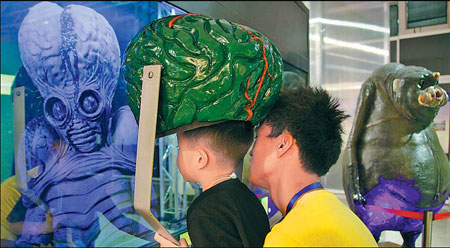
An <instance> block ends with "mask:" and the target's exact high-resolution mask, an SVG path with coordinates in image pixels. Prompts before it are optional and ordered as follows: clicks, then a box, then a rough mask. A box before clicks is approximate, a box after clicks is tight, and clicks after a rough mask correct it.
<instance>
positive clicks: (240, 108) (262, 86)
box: [124, 14, 283, 137]
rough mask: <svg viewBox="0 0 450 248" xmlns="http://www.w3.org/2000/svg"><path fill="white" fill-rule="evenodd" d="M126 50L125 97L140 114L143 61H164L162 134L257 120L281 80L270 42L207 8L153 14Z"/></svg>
mask: <svg viewBox="0 0 450 248" xmlns="http://www.w3.org/2000/svg"><path fill="white" fill-rule="evenodd" d="M124 56H125V60H124V75H125V79H126V81H127V82H128V84H127V97H128V102H129V104H130V107H131V110H132V111H133V113H134V116H135V118H136V120H137V121H139V108H140V97H141V89H142V85H141V84H142V81H141V79H142V74H143V67H144V66H145V65H153V64H161V65H162V75H161V88H160V95H159V99H160V100H159V107H158V124H157V129H156V132H157V136H158V137H159V136H164V135H168V134H171V133H175V132H177V131H181V130H183V131H184V130H188V129H192V128H195V127H198V126H203V125H207V124H209V123H211V122H213V123H216V122H218V121H225V120H244V121H251V122H252V123H253V124H257V123H259V122H261V121H262V120H263V119H264V117H265V116H266V115H267V113H268V111H269V110H270V108H271V107H272V105H273V104H274V103H275V101H276V100H277V98H278V94H279V92H280V88H281V79H282V73H283V62H282V58H281V55H280V52H279V51H278V49H277V48H276V47H275V46H274V45H273V44H272V42H270V41H269V40H268V39H267V38H266V37H265V36H263V35H262V34H260V33H259V32H257V31H255V30H253V29H251V28H248V27H246V26H243V25H239V24H236V23H233V22H229V21H226V20H223V19H217V20H216V19H213V18H211V17H208V16H204V15H199V14H187V15H178V16H168V17H164V18H160V19H157V20H155V21H153V22H151V23H150V24H148V25H147V26H145V27H144V28H143V29H142V30H141V31H140V32H139V33H138V34H137V35H136V36H135V37H134V38H133V40H132V41H131V42H130V44H129V45H128V47H127V49H126V50H125V55H124ZM193 123H194V124H193Z"/></svg>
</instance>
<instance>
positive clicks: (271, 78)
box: [267, 72, 273, 82]
mask: <svg viewBox="0 0 450 248" xmlns="http://www.w3.org/2000/svg"><path fill="white" fill-rule="evenodd" d="M267 75H269V77H270V80H272V82H273V77H272V75H270V73H269V72H268V73H267Z"/></svg>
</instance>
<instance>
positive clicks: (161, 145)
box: [158, 5, 166, 220]
mask: <svg viewBox="0 0 450 248" xmlns="http://www.w3.org/2000/svg"><path fill="white" fill-rule="evenodd" d="M158 6H159V5H158ZM158 151H159V215H160V217H161V220H164V217H165V216H164V214H165V211H166V209H165V205H164V203H165V199H164V192H165V186H164V183H165V182H164V180H165V179H164V168H165V167H164V161H163V156H164V142H163V139H162V138H159V139H158Z"/></svg>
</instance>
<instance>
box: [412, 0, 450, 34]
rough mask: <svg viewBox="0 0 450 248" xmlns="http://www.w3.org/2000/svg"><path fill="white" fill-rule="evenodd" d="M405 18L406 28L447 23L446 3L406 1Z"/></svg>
mask: <svg viewBox="0 0 450 248" xmlns="http://www.w3.org/2000/svg"><path fill="white" fill-rule="evenodd" d="M406 16H407V17H406V18H407V23H408V25H407V27H408V28H416V27H424V26H431V25H438V24H444V23H447V1H407V2H406Z"/></svg>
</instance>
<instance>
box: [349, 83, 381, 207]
mask: <svg viewBox="0 0 450 248" xmlns="http://www.w3.org/2000/svg"><path fill="white" fill-rule="evenodd" d="M375 90H376V87H375V85H374V83H372V82H371V81H369V80H368V81H366V82H364V84H363V85H362V86H361V90H360V93H359V97H358V103H357V105H356V111H355V117H354V119H353V125H352V130H351V131H350V134H349V137H348V142H347V151H348V152H347V153H346V154H348V156H349V157H348V158H347V161H349V162H348V164H346V165H344V166H347V173H348V177H349V187H350V192H352V193H353V200H355V201H358V202H359V203H364V202H365V199H364V198H363V196H362V194H361V188H360V184H359V166H360V165H361V163H360V161H358V150H357V147H358V143H359V141H360V138H361V133H362V131H363V130H364V126H365V125H366V123H367V119H368V117H369V114H370V107H371V106H373V101H374V96H375Z"/></svg>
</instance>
